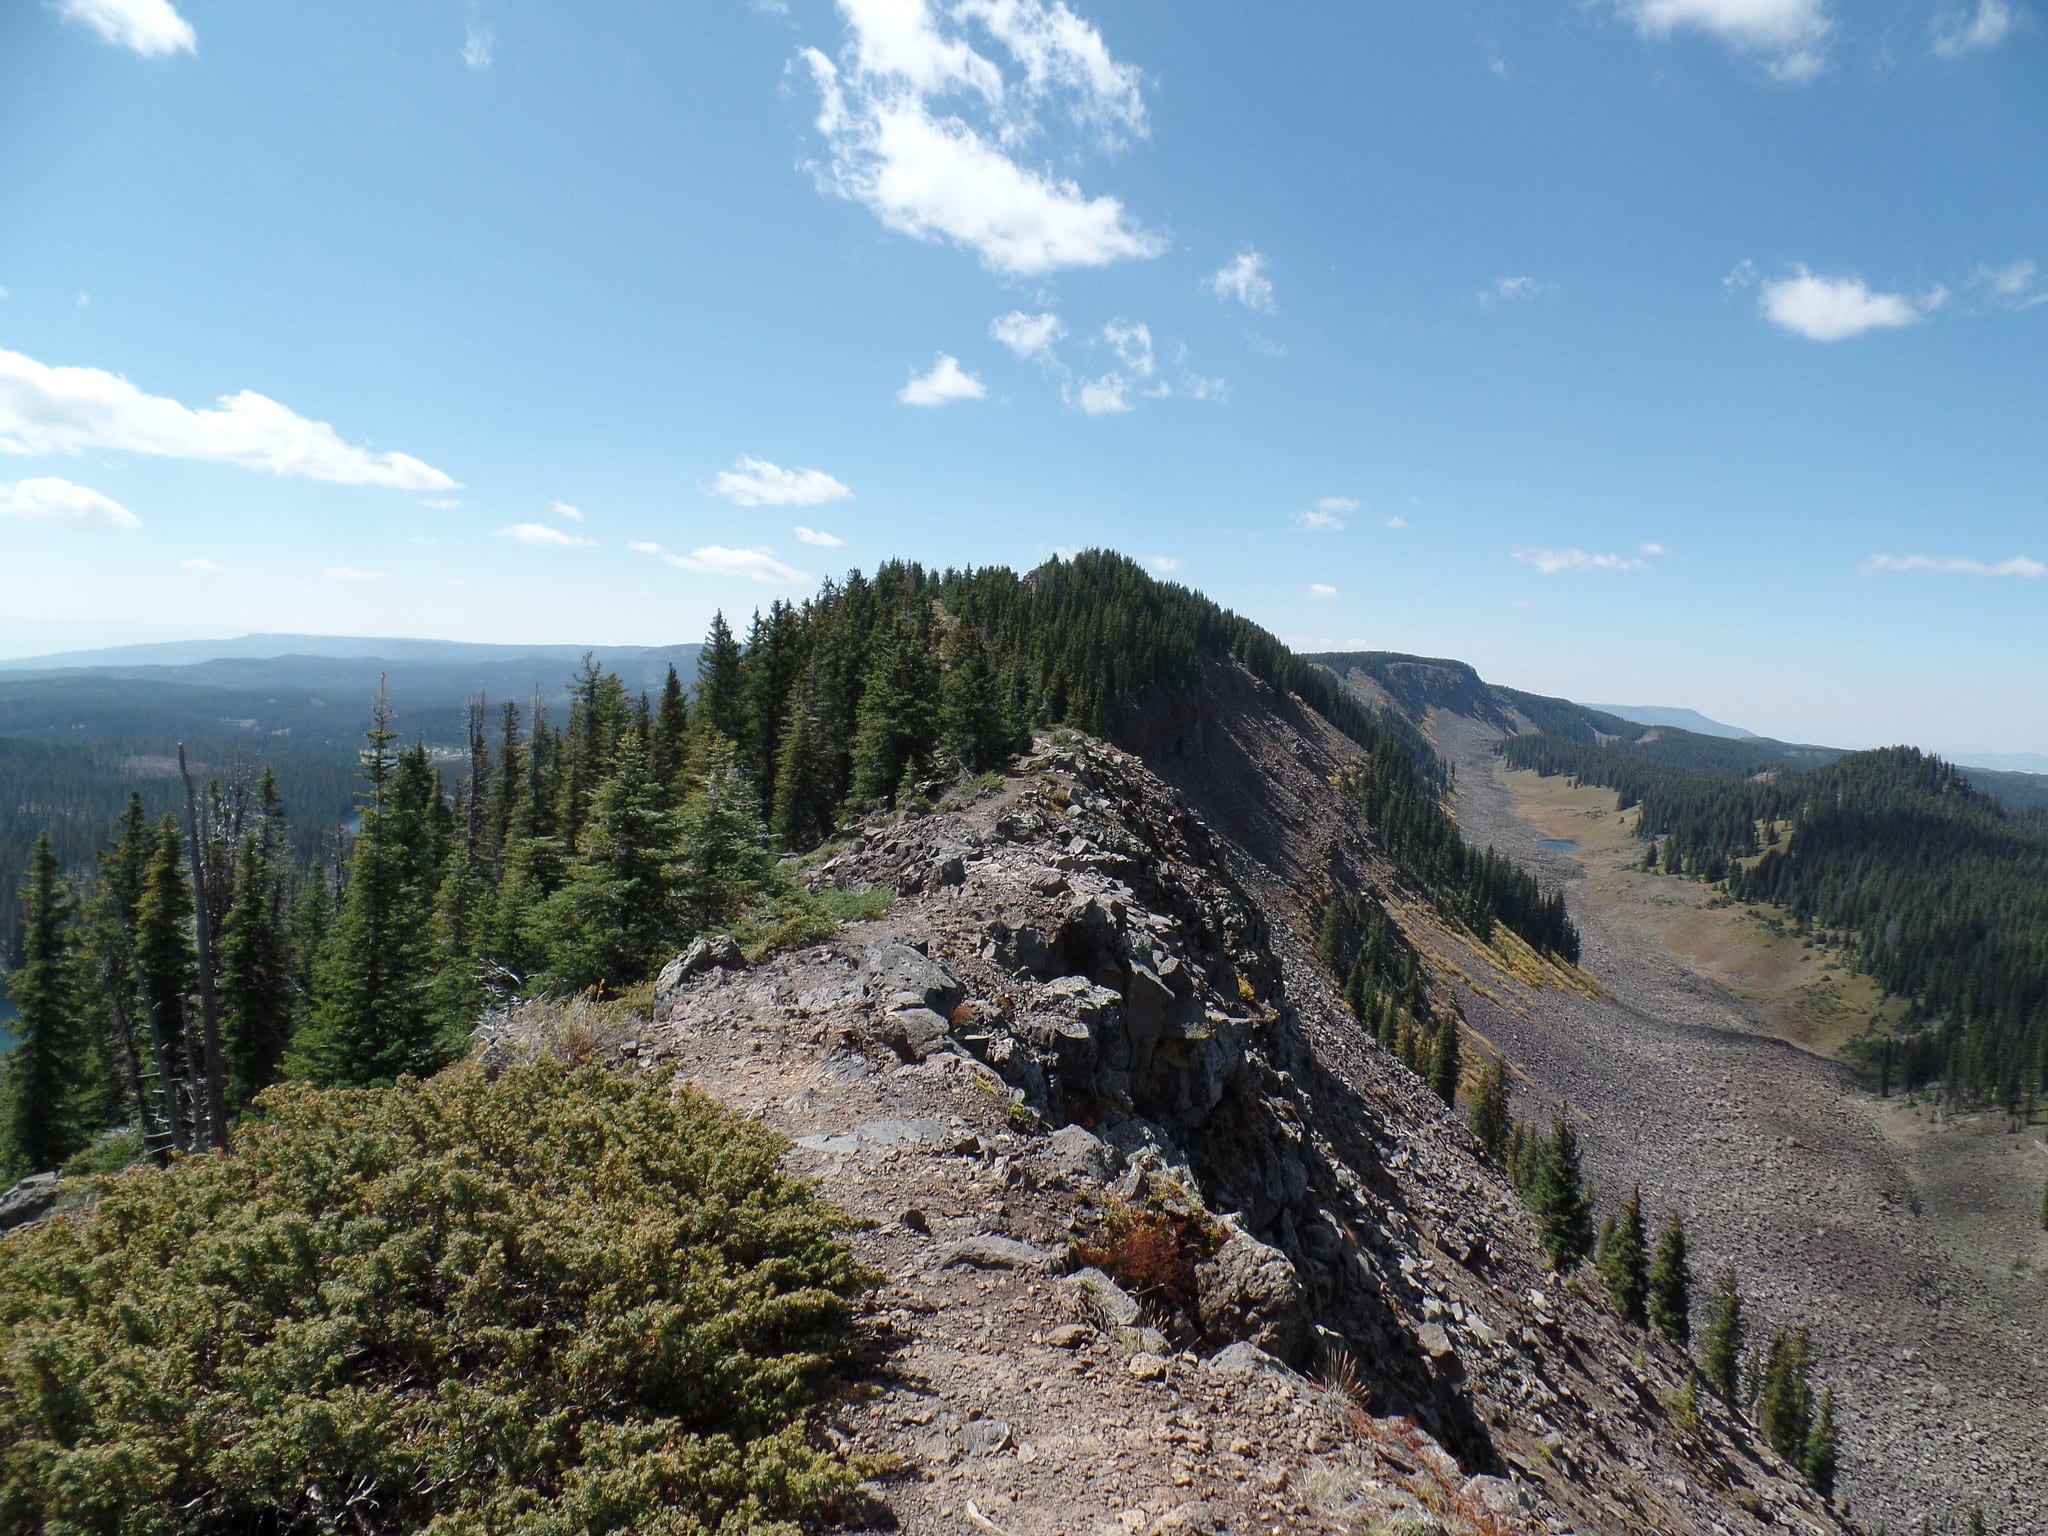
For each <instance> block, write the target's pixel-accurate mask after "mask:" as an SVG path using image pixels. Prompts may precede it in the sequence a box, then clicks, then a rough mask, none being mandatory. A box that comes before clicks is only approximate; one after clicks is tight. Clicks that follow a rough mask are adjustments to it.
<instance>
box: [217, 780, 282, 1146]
mask: <svg viewBox="0 0 2048 1536" xmlns="http://www.w3.org/2000/svg"><path fill="white" fill-rule="evenodd" d="M259 795H260V798H261V801H262V802H263V803H264V805H265V807H266V810H264V811H259V821H258V825H257V827H256V828H255V829H254V830H252V831H250V832H249V833H248V834H247V835H246V836H244V837H243V839H242V848H241V853H240V855H239V856H238V857H237V859H236V861H235V881H234V885H235V895H234V901H233V903H232V904H231V905H230V906H229V908H228V916H227V922H226V923H225V924H224V925H223V927H222V930H221V945H220V1003H221V1037H222V1042H223V1043H224V1044H225V1045H226V1047H227V1057H228V1101H229V1103H230V1104H231V1105H232V1106H233V1107H234V1108H236V1109H243V1108H246V1107H247V1106H248V1104H249V1101H250V1100H251V1099H253V1098H255V1096H256V1095H257V1094H259V1093H261V1092H262V1091H263V1090H264V1089H265V1088H268V1087H269V1086H270V1085H271V1084H272V1083H274V1082H276V1081H277V1080H278V1078H279V1077H280V1076H282V1073H283V1063H284V1054H285V1048H286V1047H287V1046H288V1045H289V1044H290V1042H291V1036H292V1025H293V1017H292V1016H293V996H292V957H291V934H290V919H291V913H290V911H289V910H288V908H287V905H286V901H285V892H284V883H283V879H282V877H281V874H280V872H279V870H278V869H277V868H276V864H275V859H276V852H275V846H274V842H273V839H274V838H275V836H276V833H275V831H274V829H273V826H272V820H273V816H274V815H275V809H274V808H275V806H276V803H277V783H276V780H275V779H274V778H272V777H271V775H269V774H268V773H266V774H265V775H264V778H263V786H262V788H261V790H260V791H259Z"/></svg>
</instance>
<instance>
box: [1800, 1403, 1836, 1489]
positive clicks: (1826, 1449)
mask: <svg viewBox="0 0 2048 1536" xmlns="http://www.w3.org/2000/svg"><path fill="white" fill-rule="evenodd" d="M1801 1470H1803V1471H1804V1472H1805V1473H1806V1480H1807V1482H1809V1483H1811V1484H1812V1485H1813V1491H1814V1492H1815V1493H1817V1494H1819V1495H1820V1496H1821V1497H1822V1498H1824V1499H1829V1498H1833V1497H1834V1494H1835V1389H1834V1388H1833V1387H1830V1388H1828V1389H1827V1390H1826V1391H1825V1392H1823V1393H1821V1395H1820V1411H1819V1412H1818V1413H1817V1414H1816V1415H1815V1416H1814V1420H1813V1429H1812V1431H1811V1432H1810V1433H1809V1434H1808V1435H1807V1437H1806V1463H1805V1466H1804V1467H1803V1468H1802V1469H1801Z"/></svg>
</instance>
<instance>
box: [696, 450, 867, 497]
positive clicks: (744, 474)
mask: <svg viewBox="0 0 2048 1536" xmlns="http://www.w3.org/2000/svg"><path fill="white" fill-rule="evenodd" d="M711 488H712V490H713V491H714V492H716V493H717V494H718V495H720V496H723V497H724V498H725V499H726V500H727V501H729V502H731V503H732V504H733V505H734V506H736V507H818V506H823V505H824V504H825V503H826V502H828V501H851V500H852V499H853V492H852V491H851V490H849V489H848V488H847V487H846V486H845V485H844V484H842V483H841V482H839V481H838V480H835V479H833V478H832V476H830V475H828V474H826V473H825V472H824V471H823V470H822V469H784V468H782V467H781V466H780V465H779V464H770V463H769V462H768V461H767V460H766V459H757V458H753V457H752V456H750V455H747V454H742V455H741V456H740V461H739V465H738V467H737V468H734V469H725V470H720V471H719V474H718V479H717V480H716V481H715V482H714V483H713V484H712V487H711Z"/></svg>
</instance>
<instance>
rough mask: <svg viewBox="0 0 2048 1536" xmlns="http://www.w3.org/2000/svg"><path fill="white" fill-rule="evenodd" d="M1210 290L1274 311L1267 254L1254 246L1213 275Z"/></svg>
mask: <svg viewBox="0 0 2048 1536" xmlns="http://www.w3.org/2000/svg"><path fill="white" fill-rule="evenodd" d="M1209 291H1210V292H1211V293H1213V294H1215V295H1216V297H1217V298H1219V299H1235V300H1237V302H1238V303H1240V304H1242V305H1243V306H1244V307H1245V308H1246V309H1255V310H1257V311H1259V313H1261V314H1266V315H1270V314H1271V313H1273V308H1274V306H1273V280H1272V279H1271V278H1270V277H1268V276H1267V275H1266V258H1265V257H1263V256H1261V255H1260V254H1259V253H1258V252H1257V251H1255V250H1253V249H1252V248H1251V247H1250V246H1246V247H1245V248H1244V249H1243V250H1242V251H1240V252H1238V254H1237V257H1236V259H1235V260H1233V261H1231V262H1229V263H1228V264H1226V265H1225V266H1224V267H1222V268H1221V269H1220V270H1219V271H1217V272H1216V273H1215V274H1214V275H1213V276H1211V277H1210V279H1209Z"/></svg>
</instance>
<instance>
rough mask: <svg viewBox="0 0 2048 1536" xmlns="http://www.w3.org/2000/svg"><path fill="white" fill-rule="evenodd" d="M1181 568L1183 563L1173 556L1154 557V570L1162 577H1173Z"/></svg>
mask: <svg viewBox="0 0 2048 1536" xmlns="http://www.w3.org/2000/svg"><path fill="white" fill-rule="evenodd" d="M1180 568H1181V562H1180V561H1179V560H1177V559H1175V558H1174V557H1173V556H1172V555H1154V556H1153V557H1152V569H1153V570H1155V571H1157V572H1159V574H1160V575H1162V576H1166V575H1171V574H1172V573H1173V572H1175V571H1177V570H1179V569H1180Z"/></svg>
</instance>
